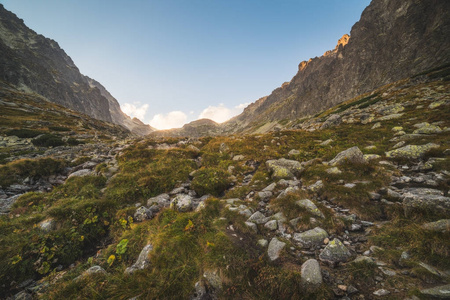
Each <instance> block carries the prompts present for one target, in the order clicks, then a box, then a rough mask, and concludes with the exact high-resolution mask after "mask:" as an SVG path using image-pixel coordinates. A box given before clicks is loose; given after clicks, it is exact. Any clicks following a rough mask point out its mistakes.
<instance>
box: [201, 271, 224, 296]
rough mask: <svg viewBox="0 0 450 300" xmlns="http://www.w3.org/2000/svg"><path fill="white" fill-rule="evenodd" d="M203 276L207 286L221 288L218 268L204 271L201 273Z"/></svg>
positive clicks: (217, 289)
mask: <svg viewBox="0 0 450 300" xmlns="http://www.w3.org/2000/svg"><path fill="white" fill-rule="evenodd" d="M203 278H205V280H206V283H207V284H208V286H209V287H211V288H213V289H214V290H215V291H220V290H222V279H221V278H220V276H219V272H218V270H207V271H205V272H204V273H203Z"/></svg>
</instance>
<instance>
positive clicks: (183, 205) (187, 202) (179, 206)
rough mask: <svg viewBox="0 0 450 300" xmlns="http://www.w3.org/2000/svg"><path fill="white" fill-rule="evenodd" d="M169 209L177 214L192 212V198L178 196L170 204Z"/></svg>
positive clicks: (182, 195)
mask: <svg viewBox="0 0 450 300" xmlns="http://www.w3.org/2000/svg"><path fill="white" fill-rule="evenodd" d="M170 208H172V209H175V210H178V211H179V212H187V211H190V210H192V197H191V196H189V195H184V194H178V195H177V196H176V197H175V198H174V199H173V200H172V201H171V202H170Z"/></svg>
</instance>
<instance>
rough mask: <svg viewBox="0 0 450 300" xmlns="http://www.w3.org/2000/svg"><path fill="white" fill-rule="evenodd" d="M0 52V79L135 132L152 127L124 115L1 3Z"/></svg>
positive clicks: (58, 51)
mask: <svg viewBox="0 0 450 300" xmlns="http://www.w3.org/2000/svg"><path fill="white" fill-rule="evenodd" d="M0 53H1V56H0V80H1V81H4V82H5V83H8V84H12V85H14V86H15V87H17V88H19V89H20V90H22V91H25V92H30V93H36V94H39V95H41V96H43V97H45V98H46V99H47V100H49V101H51V102H54V103H57V104H60V105H63V106H65V107H67V108H70V109H73V110H76V111H79V112H82V113H85V114H87V115H89V116H91V117H93V118H96V119H99V120H103V121H108V122H113V123H116V124H119V125H122V126H124V127H126V128H128V129H129V130H131V131H132V132H134V133H137V134H147V133H150V132H151V131H153V130H154V129H153V128H151V127H150V126H148V125H145V124H142V123H141V122H140V121H139V120H132V119H131V118H130V117H128V116H127V115H125V114H124V113H123V112H122V111H121V110H120V105H119V103H118V102H117V100H116V99H114V98H113V97H112V96H111V95H110V94H109V93H108V91H106V89H105V88H104V87H103V86H102V85H100V84H99V83H98V82H96V81H95V80H92V79H90V78H89V77H87V76H84V75H82V74H81V73H80V71H79V70H78V68H77V66H76V65H75V64H74V62H73V61H72V59H71V58H70V57H69V56H68V55H67V54H66V53H65V52H64V50H63V49H61V48H60V47H59V45H58V43H57V42H55V41H53V40H51V39H48V38H46V37H44V36H42V35H39V34H37V33H36V32H34V31H33V30H31V29H30V28H28V27H27V26H26V25H25V24H24V22H23V20H21V19H19V18H18V17H17V16H16V15H15V14H14V13H12V12H9V11H8V10H6V9H5V8H4V7H3V6H2V5H1V4H0Z"/></svg>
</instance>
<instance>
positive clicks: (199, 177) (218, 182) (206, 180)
mask: <svg viewBox="0 0 450 300" xmlns="http://www.w3.org/2000/svg"><path fill="white" fill-rule="evenodd" d="M230 183H231V181H230V179H229V174H228V173H227V172H225V171H223V170H221V169H218V168H203V169H200V170H198V171H197V172H195V175H194V179H193V180H192V183H191V187H192V189H194V191H195V192H196V193H197V194H199V195H200V196H203V195H206V194H210V195H213V196H221V195H222V193H223V192H224V191H225V190H226V189H227V188H228V187H229V186H230Z"/></svg>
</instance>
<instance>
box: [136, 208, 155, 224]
mask: <svg viewBox="0 0 450 300" xmlns="http://www.w3.org/2000/svg"><path fill="white" fill-rule="evenodd" d="M152 217H153V213H152V212H151V211H150V210H149V209H148V208H147V207H145V206H141V207H139V208H138V209H137V210H136V212H135V213H134V216H133V219H134V221H135V222H142V221H144V220H148V219H151V218H152Z"/></svg>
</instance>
